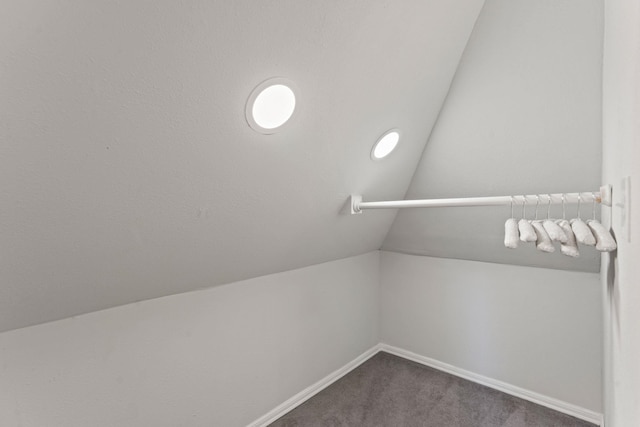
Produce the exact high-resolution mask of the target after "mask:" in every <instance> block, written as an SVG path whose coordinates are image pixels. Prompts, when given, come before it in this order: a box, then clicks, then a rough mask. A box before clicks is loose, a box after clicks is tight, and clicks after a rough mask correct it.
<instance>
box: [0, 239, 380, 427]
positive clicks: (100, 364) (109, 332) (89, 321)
mask: <svg viewBox="0 0 640 427" xmlns="http://www.w3.org/2000/svg"><path fill="white" fill-rule="evenodd" d="M378 259H379V253H378V252H377V251H376V252H371V253H368V254H365V255H361V256H358V257H353V258H347V259H343V260H340V261H334V262H330V263H325V264H320V265H316V266H312V267H307V268H303V269H300V270H294V271H289V272H286V273H279V274H273V275H269V276H264V277H260V278H257V279H250V280H246V281H243V282H237V283H233V284H230V285H226V286H220V287H216V288H212V289H208V290H203V291H195V292H190V293H184V294H180V295H173V296H169V297H164V298H159V299H154V300H150V301H144V302H141V303H136V304H129V305H126V306H121V307H116V308H112V309H108V310H103V311H98V312H95V313H90V314H87V315H83V316H78V317H74V318H71V319H65V320H61V321H57V322H51V323H46V324H42V325H37V326H32V327H28V328H23V329H17V330H13V331H9V332H5V333H3V334H0V366H2V369H1V370H0V425H2V426H21V427H43V426H47V427H86V426H95V427H113V426H118V427H141V426H154V427H163V426H166V427H175V426H179V425H188V426H190V427H198V426H202V427H205V426H206V427H211V426H225V427H234V426H235V427H240V426H245V425H247V424H248V423H250V422H251V421H253V420H255V419H257V418H258V417H260V416H262V415H264V414H265V413H266V412H267V411H269V410H271V409H273V408H274V407H276V406H277V405H279V404H280V403H282V402H284V401H285V400H287V399H288V398H290V397H291V396H293V395H294V394H296V393H298V392H300V391H302V390H303V389H304V388H306V387H308V386H310V385H311V384H313V383H314V382H316V381H318V380H320V379H321V378H323V377H325V376H326V375H328V374H329V373H331V372H333V371H334V370H336V369H338V368H340V367H342V366H343V365H344V364H346V363H347V362H350V361H351V360H353V359H354V358H356V357H357V356H359V355H360V354H361V353H363V352H364V351H365V350H368V349H369V348H371V347H372V346H373V345H375V344H376V343H377V342H378V341H377V339H378V331H377V317H378Z"/></svg>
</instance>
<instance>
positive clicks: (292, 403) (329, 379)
mask: <svg viewBox="0 0 640 427" xmlns="http://www.w3.org/2000/svg"><path fill="white" fill-rule="evenodd" d="M379 351H380V344H376V345H374V346H373V347H371V348H370V349H369V350H367V351H365V352H364V353H362V354H361V355H360V356H358V357H356V358H355V359H353V360H352V361H351V362H349V363H347V364H346V365H344V366H343V367H342V368H339V369H337V370H335V371H333V372H332V373H330V374H329V375H327V376H326V377H324V378H322V379H321V380H320V381H318V382H317V383H315V384H313V385H311V386H309V387H307V388H305V389H304V390H302V391H301V392H300V393H298V394H296V395H295V396H293V397H292V398H290V399H288V400H286V401H285V402H283V403H281V404H280V405H278V406H277V407H275V408H274V409H272V410H271V411H269V412H267V413H266V414H265V415H263V416H261V417H260V418H258V419H257V420H255V421H253V422H252V423H251V424H249V425H248V426H247V427H264V426H267V425H269V424H271V423H272V422H274V421H275V420H277V419H278V418H280V417H281V416H283V415H284V414H286V413H287V412H289V411H291V410H292V409H294V408H295V407H297V406H299V405H301V404H303V403H304V402H306V401H307V400H309V399H311V398H312V397H313V396H315V395H316V394H318V393H319V392H321V391H322V390H324V389H325V388H327V387H329V386H330V385H331V384H333V383H334V382H336V381H338V380H339V379H340V378H342V377H344V376H345V375H347V374H348V373H349V372H351V371H353V370H354V369H355V368H357V367H358V366H360V365H362V364H363V363H364V362H366V361H367V360H369V359H370V358H371V357H373V356H375V355H376V353H378V352H379Z"/></svg>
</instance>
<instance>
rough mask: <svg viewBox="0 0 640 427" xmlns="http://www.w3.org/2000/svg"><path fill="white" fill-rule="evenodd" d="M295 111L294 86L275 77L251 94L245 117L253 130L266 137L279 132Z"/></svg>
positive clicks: (261, 84)
mask: <svg viewBox="0 0 640 427" xmlns="http://www.w3.org/2000/svg"><path fill="white" fill-rule="evenodd" d="M295 110H296V90H295V85H294V84H293V83H292V82H291V81H290V80H288V79H285V78H281V77H276V78H272V79H269V80H266V81H264V82H262V83H260V84H259V85H258V86H256V88H255V89H254V90H253V92H251V95H250V96H249V99H248V101H247V106H246V109H245V115H246V117H247V123H249V126H251V128H252V129H253V130H255V131H257V132H260V133H262V134H267V135H268V134H272V133H275V132H277V131H278V130H280V129H281V128H282V126H284V125H285V124H286V123H287V122H288V121H289V119H291V117H292V116H293V113H294V112H295Z"/></svg>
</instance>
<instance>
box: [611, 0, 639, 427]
mask: <svg viewBox="0 0 640 427" xmlns="http://www.w3.org/2000/svg"><path fill="white" fill-rule="evenodd" d="M605 5H606V7H605V43H604V76H603V79H604V111H603V151H604V152H603V159H604V161H603V180H604V181H605V182H610V183H611V184H613V186H614V188H613V198H614V206H613V209H612V212H611V215H610V216H609V217H608V218H607V222H608V223H610V224H611V226H612V228H613V232H614V234H615V236H616V237H617V240H618V250H617V252H615V253H613V254H611V255H606V256H604V257H603V264H602V283H603V289H604V302H605V304H604V311H605V332H606V333H605V396H606V401H605V414H606V421H607V427H627V426H637V425H640V363H639V361H640V333H639V332H638V325H640V309H639V307H640V263H639V260H640V209H638V205H639V202H640V174H639V171H640V2H637V1H627V0H608V1H606V2H605ZM624 177H631V187H630V188H631V191H630V196H631V200H630V201H629V200H625V198H624V197H623V191H622V185H621V180H622V179H623V178H624ZM629 203H630V205H631V211H630V212H627V211H626V209H625V207H626V206H628V205H629ZM621 205H625V206H624V207H623V206H621ZM629 225H630V228H629Z"/></svg>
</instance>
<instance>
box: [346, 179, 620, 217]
mask: <svg viewBox="0 0 640 427" xmlns="http://www.w3.org/2000/svg"><path fill="white" fill-rule="evenodd" d="M594 197H595V201H596V202H597V203H601V204H603V205H605V206H611V186H610V185H603V186H602V187H600V191H593V192H589V191H587V192H581V193H554V194H546V193H541V194H533V195H531V194H529V195H519V196H518V195H513V196H493V197H463V198H457V199H426V200H397V201H384V202H363V201H362V196H358V195H352V196H350V198H349V204H350V205H351V212H350V213H351V214H360V213H362V210H363V209H397V208H438V207H447V206H503V205H510V204H512V203H513V204H514V205H516V204H523V203H526V204H535V203H539V204H540V205H547V204H549V203H551V204H560V203H563V199H564V203H578V202H579V201H580V202H583V203H586V202H593V200H594Z"/></svg>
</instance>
